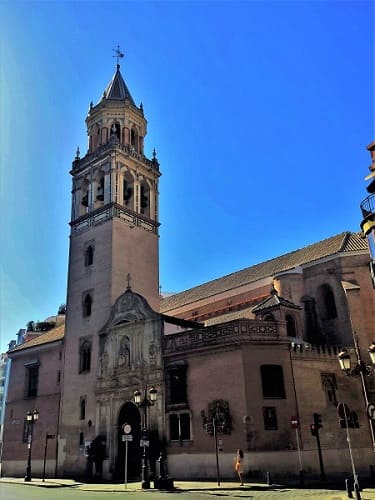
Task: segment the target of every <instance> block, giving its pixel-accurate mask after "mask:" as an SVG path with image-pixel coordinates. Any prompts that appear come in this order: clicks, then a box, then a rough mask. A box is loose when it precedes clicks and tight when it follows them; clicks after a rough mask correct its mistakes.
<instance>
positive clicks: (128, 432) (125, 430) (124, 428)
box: [122, 424, 132, 434]
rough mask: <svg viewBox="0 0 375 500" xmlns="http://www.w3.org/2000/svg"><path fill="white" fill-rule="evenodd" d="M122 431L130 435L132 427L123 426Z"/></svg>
mask: <svg viewBox="0 0 375 500" xmlns="http://www.w3.org/2000/svg"><path fill="white" fill-rule="evenodd" d="M122 430H123V431H124V434H130V433H131V431H132V427H131V425H129V424H124V425H123V426H122Z"/></svg>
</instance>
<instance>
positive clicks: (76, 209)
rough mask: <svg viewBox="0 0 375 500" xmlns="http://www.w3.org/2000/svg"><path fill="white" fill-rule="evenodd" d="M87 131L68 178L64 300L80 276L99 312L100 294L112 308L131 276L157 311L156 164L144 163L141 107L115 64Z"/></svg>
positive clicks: (93, 108) (144, 126)
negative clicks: (69, 206) (69, 207)
mask: <svg viewBox="0 0 375 500" xmlns="http://www.w3.org/2000/svg"><path fill="white" fill-rule="evenodd" d="M86 125H87V135H88V151H87V154H86V155H85V156H84V157H83V158H80V153H79V151H78V150H77V155H76V158H75V160H74V161H73V168H72V170H71V175H72V177H73V190H72V218H71V222H70V225H71V247H70V253H71V255H70V261H69V279H70V283H69V292H70V291H71V290H70V285H72V286H73V287H74V286H75V285H74V284H73V283H72V281H73V282H76V281H77V278H80V277H81V276H80V274H81V272H82V271H83V273H84V275H85V276H89V277H90V278H89V279H88V280H86V284H87V285H90V286H89V287H88V289H92V288H94V289H95V290H94V291H95V295H97V293H99V294H100V301H101V304H104V302H103V298H104V297H103V296H102V294H103V293H106V294H107V296H108V300H109V303H110V304H109V305H112V304H113V303H114V301H115V300H116V298H117V297H118V296H119V295H120V294H121V293H122V292H123V291H124V289H125V285H126V279H127V276H128V275H130V276H131V287H132V288H133V289H134V290H135V291H137V293H140V294H141V295H143V296H144V297H145V298H146V299H147V301H148V302H149V304H150V305H151V306H152V307H153V308H154V309H155V310H158V308H159V288H158V285H159V282H158V226H159V224H158V178H159V176H160V172H159V163H158V161H157V159H156V154H155V151H154V153H153V158H152V159H151V160H150V159H148V158H146V156H145V155H144V149H143V142H144V138H145V136H146V134H147V121H146V119H145V117H144V113H143V106H142V104H141V105H140V107H137V106H136V104H135V103H134V100H133V98H132V96H131V94H130V92H129V90H128V88H127V86H126V84H125V82H124V79H123V77H122V75H121V72H120V65H119V64H117V68H116V72H115V74H114V76H113V78H112V80H111V81H110V83H109V85H108V86H107V88H106V90H105V91H104V93H103V96H102V98H101V100H100V101H99V103H98V104H96V105H95V106H94V105H93V104H92V103H91V104H90V109H89V112H88V115H87V118H86ZM104 236H105V239H103V238H104ZM82 255H83V257H82ZM86 260H89V261H90V260H92V263H91V264H88V263H87V262H86ZM79 261H81V262H79ZM80 264H81V265H80ZM82 264H83V267H82ZM85 268H86V269H85ZM87 268H89V269H90V272H89V273H87V271H88V269H87ZM82 284H83V283H82ZM98 285H99V286H98ZM105 289H106V292H105ZM71 298H72V299H73V296H72V297H71ZM92 299H93V301H94V300H95V302H97V300H96V298H94V297H92ZM73 301H74V302H76V301H75V300H74V299H73Z"/></svg>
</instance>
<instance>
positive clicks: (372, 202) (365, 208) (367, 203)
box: [361, 194, 375, 219]
mask: <svg viewBox="0 0 375 500" xmlns="http://www.w3.org/2000/svg"><path fill="white" fill-rule="evenodd" d="M361 210H362V216H363V218H364V219H365V218H366V217H368V216H369V215H372V214H375V194H370V196H367V198H365V199H364V200H363V201H362V203H361Z"/></svg>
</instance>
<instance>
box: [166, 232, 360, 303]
mask: <svg viewBox="0 0 375 500" xmlns="http://www.w3.org/2000/svg"><path fill="white" fill-rule="evenodd" d="M364 251H368V248H367V243H366V241H365V240H363V239H362V238H361V236H360V233H350V232H344V233H340V234H337V235H335V236H332V237H330V238H327V239H325V240H322V241H319V242H317V243H313V244H312V245H309V246H307V247H304V248H301V249H299V250H295V251H293V252H290V253H287V254H285V255H281V256H280V257H276V258H274V259H271V260H268V261H266V262H261V263H259V264H255V265H254V266H251V267H247V268H246V269H242V270H241V271H237V272H234V273H232V274H228V275H227V276H223V277H221V278H217V279H215V280H213V281H209V282H207V283H203V284H202V285H199V286H196V287H194V288H190V289H189V290H185V291H183V292H180V293H177V294H175V295H171V296H169V297H166V298H163V299H162V300H161V303H160V310H161V312H167V311H170V310H173V309H176V308H178V307H182V306H184V305H187V304H191V303H193V302H196V301H198V300H201V299H204V298H208V297H212V296H213V295H216V294H218V293H221V292H225V291H227V290H231V289H233V288H236V287H239V286H242V285H246V284H248V283H252V282H254V281H257V280H259V279H262V278H266V277H268V276H274V275H276V274H277V273H280V272H283V271H287V270H289V269H293V268H295V267H297V266H301V265H303V264H307V263H309V262H314V261H316V260H319V259H322V258H325V257H328V256H330V255H334V254H339V253H342V252H344V253H345V252H364Z"/></svg>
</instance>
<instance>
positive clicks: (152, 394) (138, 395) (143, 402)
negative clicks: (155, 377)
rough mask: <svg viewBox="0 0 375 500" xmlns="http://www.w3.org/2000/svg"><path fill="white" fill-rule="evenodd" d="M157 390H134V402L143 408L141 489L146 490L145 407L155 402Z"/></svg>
mask: <svg viewBox="0 0 375 500" xmlns="http://www.w3.org/2000/svg"><path fill="white" fill-rule="evenodd" d="M157 394H158V391H157V390H156V389H155V388H154V387H151V388H150V389H149V391H148V395H149V397H148V396H147V388H145V389H144V390H143V399H142V392H141V391H139V390H136V391H134V402H135V404H136V405H137V406H138V407H139V408H143V422H142V443H143V455H142V489H143V490H148V489H149V488H150V480H149V473H148V457H147V447H148V446H149V445H150V442H149V435H148V427H147V408H148V407H149V406H153V405H154V404H155V401H156V398H157Z"/></svg>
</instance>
